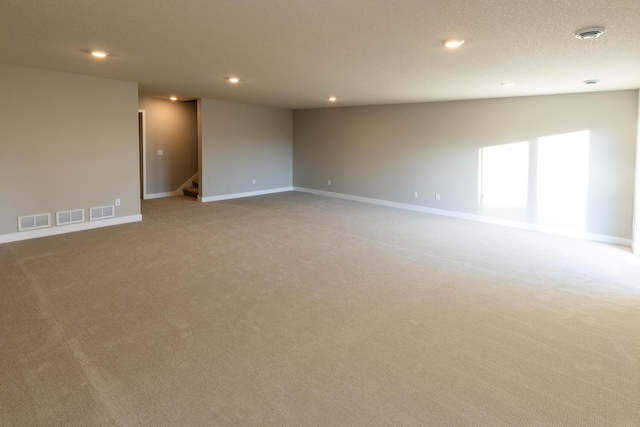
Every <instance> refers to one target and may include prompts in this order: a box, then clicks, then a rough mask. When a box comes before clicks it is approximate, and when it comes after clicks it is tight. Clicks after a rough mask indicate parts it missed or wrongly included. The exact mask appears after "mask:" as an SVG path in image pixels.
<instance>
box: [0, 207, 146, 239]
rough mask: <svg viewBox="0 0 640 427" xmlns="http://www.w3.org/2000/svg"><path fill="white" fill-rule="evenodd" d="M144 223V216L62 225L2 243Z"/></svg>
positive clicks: (16, 235) (12, 235)
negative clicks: (131, 223)
mask: <svg viewBox="0 0 640 427" xmlns="http://www.w3.org/2000/svg"><path fill="white" fill-rule="evenodd" d="M138 221H142V215H140V214H138V215H129V216H120V217H116V218H110V219H104V220H100V221H87V222H81V223H77V224H70V225H60V226H56V227H49V228H40V229H38V230H30V231H22V232H19V233H10V234H2V235H0V244H1V243H10V242H18V241H21V240H29V239H37V238H39V237H47V236H55V235H57V234H66V233H73V232H75V231H84V230H91V229H93V228H102V227H109V226H111V225H120V224H127V223H130V222H138Z"/></svg>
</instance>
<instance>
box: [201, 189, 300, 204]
mask: <svg viewBox="0 0 640 427" xmlns="http://www.w3.org/2000/svg"><path fill="white" fill-rule="evenodd" d="M285 191H293V187H282V188H270V189H268V190H258V191H248V192H246V193H235V194H222V195H220V196H208V197H200V196H198V201H200V202H202V203H207V202H218V201H221V200H230V199H240V198H242V197H253V196H262V195H264V194H273V193H284V192H285Z"/></svg>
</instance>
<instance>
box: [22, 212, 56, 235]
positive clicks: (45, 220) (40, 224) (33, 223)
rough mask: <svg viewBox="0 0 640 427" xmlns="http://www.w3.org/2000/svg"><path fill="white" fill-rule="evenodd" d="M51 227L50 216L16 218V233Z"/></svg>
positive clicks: (39, 215)
mask: <svg viewBox="0 0 640 427" xmlns="http://www.w3.org/2000/svg"><path fill="white" fill-rule="evenodd" d="M46 227H51V214H38V215H28V216H20V217H18V231H27V230H35V229H36V228H46Z"/></svg>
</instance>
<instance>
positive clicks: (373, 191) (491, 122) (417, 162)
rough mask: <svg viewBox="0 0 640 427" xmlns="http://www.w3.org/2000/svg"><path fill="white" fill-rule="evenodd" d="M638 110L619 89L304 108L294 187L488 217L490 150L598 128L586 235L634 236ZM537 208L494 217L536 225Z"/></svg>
mask: <svg viewBox="0 0 640 427" xmlns="http://www.w3.org/2000/svg"><path fill="white" fill-rule="evenodd" d="M637 109H638V91H619V92H600V93H591V94H573V95H556V96H538V97H522V98H503V99H489V100H475V101H456V102H439V103H423V104H403V105H383V106H371V107H345V108H325V109H312V110H296V111H294V185H295V186H298V187H305V188H312V189H317V190H324V191H332V192H337V193H344V194H350V195H356V196H362V197H369V198H375V199H382V200H388V201H393V202H400V203H409V204H414V205H421V206H425V207H432V208H437V209H445V210H451V211H457V212H463V213H470V214H477V215H483V214H486V212H483V210H482V209H481V207H480V205H479V202H478V200H479V199H478V171H479V166H478V165H479V150H480V149H481V148H483V147H488V146H494V145H501V144H508V143H514V142H520V141H530V142H535V141H537V138H539V137H542V136H549V135H557V134H562V133H569V132H576V131H583V130H589V131H590V144H589V150H590V153H589V195H588V215H587V226H586V230H583V231H586V232H589V233H596V234H603V235H610V236H616V237H622V238H631V233H632V231H631V220H632V211H633V180H634V163H635V141H636V127H637V120H638V117H637V115H638V113H637ZM533 154H534V153H533ZM532 178H535V177H532ZM329 179H331V180H332V184H333V185H332V186H328V185H327V180H329ZM414 191H417V192H418V194H419V198H417V199H416V198H414V197H413V192H414ZM435 193H440V194H441V200H440V201H436V200H435V197H434V195H435ZM534 209H535V208H534V207H533V206H530V207H529V208H528V211H527V212H520V213H512V212H501V213H499V214H495V212H494V213H493V215H492V216H495V217H499V218H502V219H508V220H517V221H523V222H532V223H536V222H537V220H536V218H535V212H533V210H534Z"/></svg>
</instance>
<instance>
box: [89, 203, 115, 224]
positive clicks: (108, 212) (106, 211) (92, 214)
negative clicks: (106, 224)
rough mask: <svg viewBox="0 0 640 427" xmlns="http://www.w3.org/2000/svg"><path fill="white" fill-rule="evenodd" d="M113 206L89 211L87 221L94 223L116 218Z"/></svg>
mask: <svg viewBox="0 0 640 427" xmlns="http://www.w3.org/2000/svg"><path fill="white" fill-rule="evenodd" d="M115 209H116V208H115V206H113V205H111V206H100V207H99V208H90V209H89V220H91V221H95V220H96V219H104V218H113V217H114V216H116V210H115Z"/></svg>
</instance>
